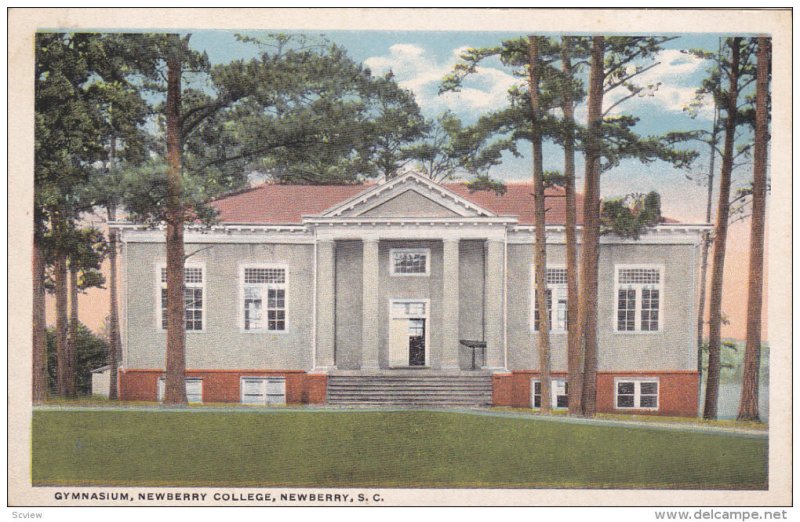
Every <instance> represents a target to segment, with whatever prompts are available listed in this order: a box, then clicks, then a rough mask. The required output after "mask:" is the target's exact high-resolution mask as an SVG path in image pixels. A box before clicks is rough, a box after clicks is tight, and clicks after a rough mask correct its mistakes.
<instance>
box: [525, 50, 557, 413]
mask: <svg viewBox="0 0 800 522" xmlns="http://www.w3.org/2000/svg"><path fill="white" fill-rule="evenodd" d="M528 92H529V94H530V97H531V143H532V144H533V196H534V198H533V199H534V226H535V233H536V244H535V245H534V253H533V263H534V266H535V269H536V301H537V304H538V306H539V331H538V332H537V335H536V339H537V348H538V350H539V385H540V386H541V410H540V411H541V412H542V413H545V414H546V413H550V409H551V408H550V406H551V404H550V401H551V397H552V395H551V393H550V317H549V315H550V310H548V307H547V244H546V241H547V231H546V230H545V211H546V208H545V201H544V167H543V162H542V132H541V128H540V124H541V113H542V110H541V105H540V102H539V39H538V37H537V36H529V37H528Z"/></svg>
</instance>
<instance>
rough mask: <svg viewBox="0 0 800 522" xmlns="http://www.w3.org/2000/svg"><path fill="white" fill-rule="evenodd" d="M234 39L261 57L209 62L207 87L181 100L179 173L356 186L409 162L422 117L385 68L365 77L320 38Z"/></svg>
mask: <svg viewBox="0 0 800 522" xmlns="http://www.w3.org/2000/svg"><path fill="white" fill-rule="evenodd" d="M242 39H243V40H244V41H248V42H252V43H255V44H257V45H259V48H260V51H261V54H260V56H259V57H258V58H256V59H253V60H250V61H247V62H245V61H241V60H239V61H234V62H231V63H229V64H224V65H215V66H214V67H212V68H211V70H210V71H209V79H210V83H211V85H212V90H213V91H214V93H213V94H206V93H204V92H193V93H192V96H191V98H190V99H191V102H190V103H184V112H185V114H186V115H187V116H186V118H185V120H186V121H187V122H190V121H197V123H196V124H190V123H187V125H185V127H184V132H185V133H186V141H185V154H184V162H185V168H186V170H187V171H189V172H190V173H193V174H196V175H199V174H202V175H203V176H204V177H205V178H206V179H212V180H214V183H215V184H216V185H218V186H219V187H221V188H226V189H228V190H230V189H232V188H237V185H238V186H241V185H242V184H243V183H244V182H245V181H246V173H248V172H253V171H255V172H259V173H261V174H263V175H266V176H267V177H270V178H272V179H274V180H276V181H278V182H281V183H356V182H360V181H362V180H363V179H365V178H372V177H375V176H378V175H385V176H387V177H392V176H394V175H396V174H397V172H398V171H399V170H400V169H401V168H402V167H403V166H404V165H405V164H406V163H407V162H408V161H409V157H408V155H407V146H408V145H410V144H411V143H412V142H414V141H415V140H417V139H419V138H420V137H421V136H422V134H423V132H424V131H425V130H426V122H425V120H424V118H423V117H422V115H421V114H420V112H419V107H418V106H417V104H416V101H415V100H414V97H413V94H411V92H410V91H407V90H404V89H401V88H400V87H399V86H398V85H397V83H396V82H395V80H394V79H393V78H392V76H391V75H386V76H383V77H376V76H373V75H372V73H371V72H370V71H369V69H366V68H364V67H363V66H362V65H359V64H357V63H356V62H354V61H353V60H352V59H351V58H350V57H349V56H347V54H346V52H345V50H344V49H343V48H341V47H339V46H336V45H330V44H327V43H326V42H320V43H319V44H316V45H309V44H308V39H305V38H299V37H298V38H293V37H290V36H286V35H273V36H272V37H271V39H270V38H268V39H266V40H256V39H253V38H242ZM184 99H185V100H186V95H184ZM200 117H202V118H203V119H202V120H199V118H200Z"/></svg>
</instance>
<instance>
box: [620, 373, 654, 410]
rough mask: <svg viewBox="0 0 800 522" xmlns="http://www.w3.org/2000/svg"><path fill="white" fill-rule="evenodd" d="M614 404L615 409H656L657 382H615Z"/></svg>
mask: <svg viewBox="0 0 800 522" xmlns="http://www.w3.org/2000/svg"><path fill="white" fill-rule="evenodd" d="M615 386H616V389H615V390H614V395H615V399H614V404H615V405H616V408H617V409H620V410H624V409H638V410H657V409H658V380H657V379H652V380H647V379H636V380H617V381H616V382H615Z"/></svg>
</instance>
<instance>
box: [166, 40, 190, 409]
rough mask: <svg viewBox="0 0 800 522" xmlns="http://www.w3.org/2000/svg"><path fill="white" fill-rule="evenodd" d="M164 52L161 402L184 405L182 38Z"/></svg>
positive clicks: (171, 41) (171, 42)
mask: <svg viewBox="0 0 800 522" xmlns="http://www.w3.org/2000/svg"><path fill="white" fill-rule="evenodd" d="M168 39H169V42H170V46H169V47H170V48H169V49H168V51H167V107H166V112H167V163H168V168H167V205H166V215H167V219H166V221H167V238H166V242H167V361H166V366H167V371H166V379H165V381H166V382H165V386H164V388H165V390H164V404H170V405H185V404H186V403H187V401H186V385H185V380H186V379H185V378H186V337H185V332H184V328H185V319H184V301H183V299H184V297H183V295H184V292H183V285H184V276H183V264H184V246H183V220H184V216H183V205H182V202H181V191H182V187H181V123H180V111H181V62H182V60H181V45H182V42H181V39H180V36H178V35H177V34H170V35H168Z"/></svg>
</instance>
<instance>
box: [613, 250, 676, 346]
mask: <svg viewBox="0 0 800 522" xmlns="http://www.w3.org/2000/svg"><path fill="white" fill-rule="evenodd" d="M663 272H664V271H663V268H662V267H661V266H653V265H641V266H628V265H617V267H616V316H615V318H614V325H615V326H614V328H615V330H616V331H617V332H658V331H660V330H661V325H662V319H663V308H662V302H663V284H664V281H663Z"/></svg>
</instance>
